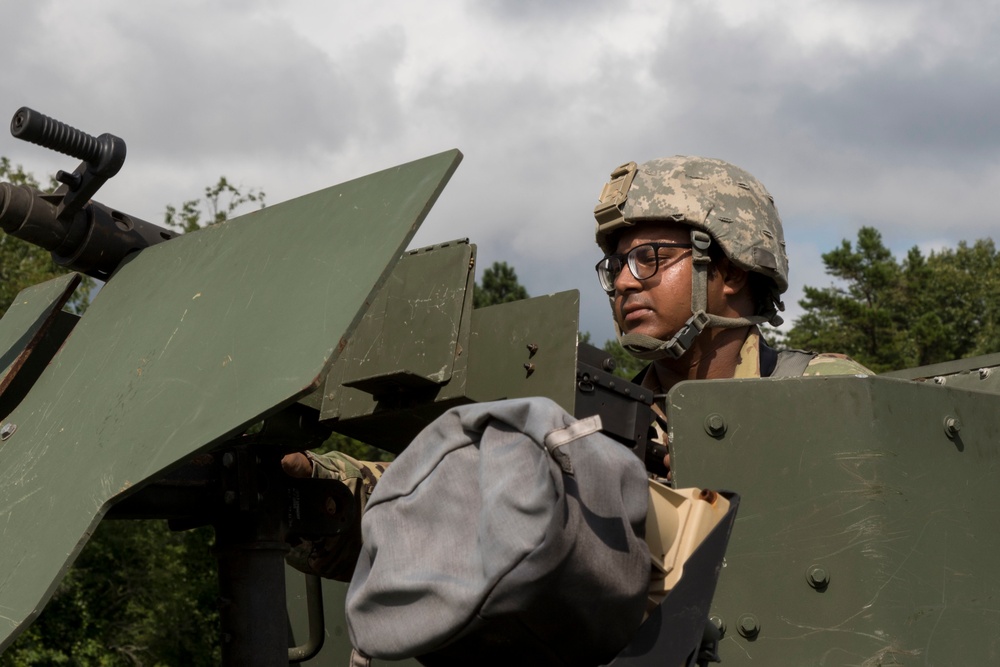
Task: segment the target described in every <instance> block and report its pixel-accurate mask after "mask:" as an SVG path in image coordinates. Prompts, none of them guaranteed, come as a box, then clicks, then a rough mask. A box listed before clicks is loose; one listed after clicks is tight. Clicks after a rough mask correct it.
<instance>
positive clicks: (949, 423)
mask: <svg viewBox="0 0 1000 667" xmlns="http://www.w3.org/2000/svg"><path fill="white" fill-rule="evenodd" d="M961 430H962V421H961V420H960V419H959V418H958V417H955V416H953V415H948V416H947V417H945V418H944V433H945V435H947V436H948V437H949V438H954V437H955V436H957V435H958V432H959V431H961Z"/></svg>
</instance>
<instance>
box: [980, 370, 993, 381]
mask: <svg viewBox="0 0 1000 667" xmlns="http://www.w3.org/2000/svg"><path fill="white" fill-rule="evenodd" d="M992 373H993V369H992V368H980V369H979V379H980V380H985V379H986V378H988V377H989V376H990V375H992Z"/></svg>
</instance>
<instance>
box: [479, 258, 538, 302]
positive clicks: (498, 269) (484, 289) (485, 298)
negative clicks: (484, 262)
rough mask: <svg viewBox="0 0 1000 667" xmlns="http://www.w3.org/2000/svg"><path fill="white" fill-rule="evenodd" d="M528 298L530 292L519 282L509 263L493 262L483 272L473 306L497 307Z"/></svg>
mask: <svg viewBox="0 0 1000 667" xmlns="http://www.w3.org/2000/svg"><path fill="white" fill-rule="evenodd" d="M527 298H528V290H526V289H525V288H524V286H523V285H521V283H520V282H518V280H517V272H516V271H514V267H513V266H510V265H508V264H507V262H493V266H491V267H490V268H488V269H486V270H485V271H483V277H482V284H481V285H480V284H479V283H476V285H475V290H474V292H473V297H472V304H473V307H475V308H485V307H486V306H495V305H497V304H500V303H510V302H511V301H519V300H520V299H527Z"/></svg>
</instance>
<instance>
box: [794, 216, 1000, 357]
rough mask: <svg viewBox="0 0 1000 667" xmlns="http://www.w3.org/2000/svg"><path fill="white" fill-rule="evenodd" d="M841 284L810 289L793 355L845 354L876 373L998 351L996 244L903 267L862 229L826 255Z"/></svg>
mask: <svg viewBox="0 0 1000 667" xmlns="http://www.w3.org/2000/svg"><path fill="white" fill-rule="evenodd" d="M823 263H824V265H825V267H826V272H827V273H828V274H829V275H831V276H833V277H834V278H837V279H838V280H839V284H838V285H834V286H831V287H827V288H816V287H806V288H805V298H804V299H802V300H801V301H800V302H799V304H800V305H801V306H802V307H803V308H804V309H805V313H804V314H803V315H802V316H801V317H800V318H799V319H798V320H796V322H795V325H794V326H793V327H792V329H791V330H790V331H789V332H788V334H787V336H786V337H785V343H786V344H788V345H789V346H791V347H800V348H805V349H812V350H817V351H827V352H842V353H845V354H848V355H850V356H852V357H854V358H855V359H856V360H858V361H859V362H861V363H863V364H865V365H866V366H868V367H869V368H871V369H872V370H874V371H885V370H890V369H895V368H907V367H912V366H923V365H926V364H932V363H937V362H941V361H948V360H951V359H959V358H963V357H970V356H976V355H980V354H987V353H990V352H996V351H998V350H1000V299H998V298H997V295H998V294H1000V255H998V253H997V249H996V246H995V245H994V243H993V241H992V240H990V239H981V240H979V241H976V242H975V243H973V244H971V245H969V244H968V243H966V242H961V243H959V244H958V246H957V247H955V248H946V249H944V250H940V251H936V252H931V253H930V254H929V255H927V256H925V255H924V254H923V253H922V252H921V251H920V250H919V249H918V248H916V247H914V248H912V249H911V250H910V251H909V252H908V253H907V255H906V258H905V259H903V260H902V261H897V260H896V258H895V257H894V256H893V255H892V253H891V252H890V251H889V249H888V248H886V247H885V244H884V243H883V241H882V236H881V234H879V232H878V231H877V230H875V229H873V228H871V227H863V228H862V229H861V230H860V231H859V232H858V238H857V241H856V243H854V244H852V243H851V242H850V241H848V240H844V241H843V242H842V243H841V245H840V247H838V248H836V249H834V250H832V251H830V252H828V253H826V254H824V255H823Z"/></svg>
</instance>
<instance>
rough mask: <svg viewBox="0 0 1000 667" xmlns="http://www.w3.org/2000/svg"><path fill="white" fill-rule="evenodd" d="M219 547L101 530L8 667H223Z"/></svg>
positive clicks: (202, 536)
mask: <svg viewBox="0 0 1000 667" xmlns="http://www.w3.org/2000/svg"><path fill="white" fill-rule="evenodd" d="M212 540H213V536H212V531H211V529H207V528H200V529H197V530H193V531H187V532H181V533H176V532H171V531H170V530H169V529H168V528H167V525H166V522H165V521H105V522H103V523H101V524H100V525H99V526H98V528H97V531H96V532H95V533H94V536H93V537H92V538H91V540H90V541H89V542H88V543H87V546H86V547H85V548H84V549H83V551H82V552H81V554H80V557H79V558H78V559H77V561H76V562H75V563H74V565H73V567H72V568H71V569H70V571H69V572H68V573H67V575H66V577H65V578H64V579H63V581H62V582H61V583H60V584H59V587H58V589H57V590H56V592H55V594H54V595H53V597H52V599H51V600H50V601H49V603H48V605H46V607H45V610H44V612H43V613H42V615H41V616H40V617H39V618H38V620H36V621H35V622H34V623H33V624H32V625H31V626H30V627H28V629H27V630H25V632H24V633H23V634H22V635H21V636H20V637H18V639H17V641H16V642H14V644H13V645H12V646H11V647H10V648H9V649H8V650H7V651H6V652H4V653H3V655H2V656H0V666H3V667H22V666H28V665H97V666H100V667H119V666H121V667H134V666H138V665H141V666H145V667H159V666H161V665H162V666H167V665H193V666H202V665H204V666H205V667H208V666H209V665H217V664H218V663H219V660H220V652H219V647H218V636H219V620H218V613H217V611H216V605H215V599H216V596H217V592H216V591H217V587H216V581H215V579H216V568H215V559H214V556H213V555H212V553H211V545H212Z"/></svg>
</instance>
